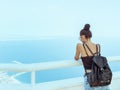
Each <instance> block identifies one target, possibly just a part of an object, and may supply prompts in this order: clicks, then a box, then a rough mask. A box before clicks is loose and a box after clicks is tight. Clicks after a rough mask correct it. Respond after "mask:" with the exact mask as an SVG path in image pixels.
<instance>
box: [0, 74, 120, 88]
mask: <svg viewBox="0 0 120 90" xmlns="http://www.w3.org/2000/svg"><path fill="white" fill-rule="evenodd" d="M119 85H120V73H119V72H115V73H113V80H112V83H111V85H110V89H111V90H120V86H119ZM0 90H84V86H83V78H80V77H77V78H70V79H65V80H58V81H52V82H45V83H40V84H36V85H35V86H32V85H30V84H10V83H9V84H6V83H2V84H0Z"/></svg>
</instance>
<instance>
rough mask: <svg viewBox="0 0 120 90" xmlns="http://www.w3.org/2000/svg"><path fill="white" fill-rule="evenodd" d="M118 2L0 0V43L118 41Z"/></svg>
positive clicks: (102, 0)
mask: <svg viewBox="0 0 120 90" xmlns="http://www.w3.org/2000/svg"><path fill="white" fill-rule="evenodd" d="M119 9H120V0H0V40H19V39H22V40H23V39H24V40H26V39H30V40H31V39H41V38H56V37H78V36H79V31H80V29H82V27H83V25H84V24H85V23H90V24H91V31H92V32H93V34H94V36H99V37H105V38H116V37H117V38H118V37H119V38H120V35H119V34H120V10H119Z"/></svg>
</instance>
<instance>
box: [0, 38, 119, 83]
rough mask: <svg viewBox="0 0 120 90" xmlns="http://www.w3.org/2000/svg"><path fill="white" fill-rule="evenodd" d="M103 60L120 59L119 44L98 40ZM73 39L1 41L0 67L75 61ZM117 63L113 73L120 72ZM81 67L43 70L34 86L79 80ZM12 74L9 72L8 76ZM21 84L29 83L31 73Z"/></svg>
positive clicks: (38, 73) (21, 78) (112, 64)
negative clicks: (6, 64)
mask: <svg viewBox="0 0 120 90" xmlns="http://www.w3.org/2000/svg"><path fill="white" fill-rule="evenodd" d="M97 41H98V42H100V44H101V47H102V50H101V54H102V55H104V56H120V52H119V51H120V48H119V47H120V43H118V41H117V40H116V41H115V40H101V41H99V40H97ZM78 42H79V41H78V40H76V39H72V38H69V39H68V38H66V39H48V40H46V39H45V40H23V41H22V40H21V41H20V40H19V41H0V63H14V62H13V61H18V62H21V63H40V62H46V61H59V60H74V55H75V50H76V44H77V43H78ZM119 65H120V62H115V63H110V67H111V68H112V70H113V71H119V70H120V67H118V66H119ZM81 70H83V67H72V68H65V69H56V70H46V71H40V72H37V73H36V82H37V83H39V82H46V81H53V80H60V79H66V78H73V77H79V76H82V75H83V73H81ZM13 74H15V73H14V72H9V75H13ZM16 78H17V79H18V80H20V81H22V82H24V83H30V73H26V74H23V75H21V76H18V77H16Z"/></svg>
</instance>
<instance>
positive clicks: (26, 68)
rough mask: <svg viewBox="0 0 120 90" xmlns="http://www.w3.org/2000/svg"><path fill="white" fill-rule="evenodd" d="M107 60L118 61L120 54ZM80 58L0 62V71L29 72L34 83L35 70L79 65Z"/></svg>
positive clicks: (80, 63) (33, 83)
mask: <svg viewBox="0 0 120 90" xmlns="http://www.w3.org/2000/svg"><path fill="white" fill-rule="evenodd" d="M107 59H108V61H109V62H116V61H120V56H114V57H107ZM81 65H82V62H81V60H79V61H75V60H63V61H52V62H42V63H33V64H0V71H5V72H8V71H11V72H31V84H32V85H33V86H34V85H35V72H36V71H41V70H50V69H58V68H68V67H74V66H81Z"/></svg>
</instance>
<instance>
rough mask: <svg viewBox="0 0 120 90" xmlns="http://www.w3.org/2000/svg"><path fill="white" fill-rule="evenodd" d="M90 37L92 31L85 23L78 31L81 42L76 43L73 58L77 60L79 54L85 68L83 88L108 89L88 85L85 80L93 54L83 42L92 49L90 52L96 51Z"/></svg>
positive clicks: (88, 89) (91, 89)
mask: <svg viewBox="0 0 120 90" xmlns="http://www.w3.org/2000/svg"><path fill="white" fill-rule="evenodd" d="M91 38H92V33H91V31H90V25H89V24H85V26H84V28H83V29H82V30H81V31H80V39H81V41H82V43H78V44H77V46H76V54H75V60H79V57H80V56H81V59H82V62H83V66H84V69H85V73H86V74H85V79H84V88H85V90H110V89H109V87H108V86H97V87H90V85H89V83H88V81H87V74H88V73H90V72H91V66H92V58H93V55H92V54H91V52H90V51H89V49H88V48H87V47H86V45H83V44H87V45H88V47H89V48H90V49H91V50H92V52H93V53H96V44H95V43H93V42H92V41H91Z"/></svg>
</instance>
